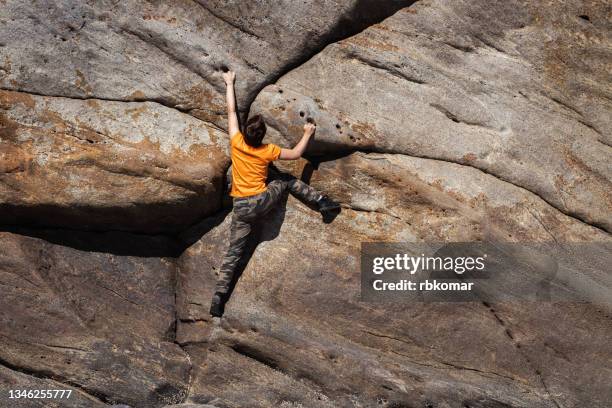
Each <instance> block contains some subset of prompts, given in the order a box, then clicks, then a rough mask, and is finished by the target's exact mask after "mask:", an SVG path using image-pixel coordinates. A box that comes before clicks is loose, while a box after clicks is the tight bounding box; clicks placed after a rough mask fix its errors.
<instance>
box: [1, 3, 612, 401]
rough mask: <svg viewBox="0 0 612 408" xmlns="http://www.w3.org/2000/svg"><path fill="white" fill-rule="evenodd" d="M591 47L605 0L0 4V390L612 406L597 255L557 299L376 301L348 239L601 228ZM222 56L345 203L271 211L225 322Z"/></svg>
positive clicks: (602, 49)
mask: <svg viewBox="0 0 612 408" xmlns="http://www.w3.org/2000/svg"><path fill="white" fill-rule="evenodd" d="M412 3H415V4H412ZM410 4H412V5H411V6H410V7H407V6H408V5H410ZM400 9H401V10H400ZM398 10H399V11H398ZM396 11H397V12H396ZM392 14H393V15H392ZM391 15H392V16H391ZM386 16H391V17H389V18H387V19H385V20H384V21H382V20H383V18H384V17H386ZM379 21H382V22H380V23H378V24H374V25H372V24H373V23H376V22H379ZM368 26H370V27H369V28H367V29H366V27H368ZM363 29H365V31H363V32H362V30H363ZM353 34H356V35H354V36H353ZM610 38H611V37H610V26H609V6H608V5H607V3H606V2H604V1H602V0H601V1H600V0H597V1H590V2H579V1H575V2H562V1H560V0H555V1H551V2H546V3H544V2H533V1H531V2H528V1H521V0H511V1H501V0H499V1H497V0H496V1H485V0H473V1H468V0H426V1H418V2H413V1H391V0H390V1H383V2H381V1H377V0H361V1H359V0H350V1H337V0H305V1H299V2H296V1H289V0H287V1H285V0H282V1H268V0H261V1H257V2H243V1H237V0H229V1H220V0H219V1H217V0H211V1H203V0H202V1H200V0H180V1H173V2H163V1H157V0H151V1H144V0H142V1H137V0H129V1H119V2H118V1H114V0H113V1H111V0H108V1H107V0H101V1H93V2H79V1H72V0H54V1H53V0H44V1H33V2H24V1H17V0H0V89H1V90H0V327H1V328H2V330H0V406H2V407H3V406H4V405H3V404H5V402H6V401H7V400H5V399H4V398H5V395H7V394H6V391H7V390H8V389H28V388H30V389H31V388H39V389H45V388H60V389H61V388H64V389H72V390H73V398H72V399H70V400H68V401H59V400H54V401H33V402H32V401H27V402H26V401H23V400H22V401H15V404H13V405H11V406H18V407H20V406H23V407H26V406H28V407H29V406H41V407H42V406H45V407H46V406H51V407H64V406H66V407H90V406H91V407H98V406H115V407H117V408H130V407H132V408H141V407H142V408H156V407H166V408H212V407H214V408H242V407H253V408H270V407H281V408H306V407H308V408H311V407H312V408H328V407H329V408H332V407H333V408H337V407H342V408H344V407H346V408H408V407H410V408H417V407H431V408H433V407H436V408H509V407H511V408H519V407H520V408H540V407H542V408H544V407H545V408H573V407H593V408H607V407H608V405H609V401H611V400H612V394H611V390H610V387H609V384H608V383H609V373H610V372H611V371H612V366H611V364H610V358H609V356H610V355H612V344H611V343H610V341H609V339H610V337H611V336H612V324H611V321H610V312H611V311H612V303H611V301H610V299H612V275H611V274H610V272H609V271H607V269H606V267H605V266H604V267H599V268H598V269H597V268H587V267H583V266H584V265H585V264H589V263H592V264H597V263H598V264H599V265H600V266H601V265H602V264H604V265H606V263H607V265H609V263H610V251H607V252H606V251H605V250H602V251H600V252H592V253H589V254H588V255H585V254H579V255H578V256H576V257H574V258H573V259H569V260H568V262H569V265H570V266H571V268H569V272H568V273H567V274H566V275H567V276H566V279H565V281H564V284H565V287H564V290H565V291H566V292H567V293H568V294H569V295H571V296H569V297H568V299H572V301H571V302H570V301H566V302H560V303H546V302H537V303H530V302H527V301H521V302H487V301H484V300H482V299H481V301H474V302H466V303H442V302H433V303H424V302H413V303H392V302H390V303H370V302H364V301H362V299H361V297H360V245H361V243H362V242H379V241H398V242H419V243H435V242H441V243H444V242H472V241H493V242H539V243H551V244H555V245H559V246H563V245H566V244H568V243H592V244H594V243H608V244H609V243H610V242H612V240H611V237H610V230H611V227H612V221H611V218H610V217H611V214H612V211H611V208H610V203H611V202H612V200H611V197H610V192H611V191H612V189H611V188H610V187H611V183H610V180H611V178H612V177H611V175H612V170H611V168H610V163H612V160H610V159H611V157H610V156H611V151H610V145H611V142H612V141H611V140H610V136H611V132H610V130H611V128H612V126H611V123H610V115H609V112H610V110H611V109H610V108H611V106H610V100H611V93H612V90H611V89H610V81H609V72H608V71H609V69H608V68H607V64H608V63H609V60H610V49H611V44H610ZM311 57H312V58H311ZM225 67H230V68H232V69H234V70H236V71H237V73H238V82H237V96H238V104H239V110H240V112H241V113H243V114H246V113H247V112H249V111H251V112H253V113H255V112H258V113H262V114H263V115H264V116H265V117H266V120H267V122H268V124H269V136H268V139H269V140H270V141H275V142H277V143H279V144H282V145H284V146H290V145H291V144H293V143H294V142H295V141H296V140H297V138H298V137H299V136H300V134H301V132H302V126H303V123H304V122H305V121H306V120H307V119H308V118H314V119H315V120H316V122H317V124H318V131H317V134H316V137H315V140H314V141H313V142H312V143H311V145H310V146H309V149H308V155H307V157H308V159H309V160H300V161H296V162H290V163H278V167H279V168H281V169H282V170H284V171H287V172H290V173H292V174H294V175H295V176H297V177H300V178H302V179H304V180H305V181H307V182H309V183H311V184H312V185H314V186H315V187H316V188H318V189H319V190H321V191H325V192H327V193H328V194H329V195H330V196H332V197H333V198H335V199H336V200H338V201H339V202H340V203H341V204H342V211H341V213H340V214H339V215H338V216H337V217H336V218H335V219H333V220H327V221H331V222H323V220H322V219H321V216H320V215H319V214H318V213H317V212H316V211H314V210H313V209H312V208H308V207H307V206H306V205H304V204H302V203H301V202H299V201H298V200H296V199H294V198H288V199H287V200H286V201H284V202H283V203H282V204H281V205H280V208H279V210H278V211H275V212H273V213H270V214H269V215H268V216H266V217H265V218H264V219H263V220H262V222H261V225H260V226H259V227H258V228H256V229H255V231H254V234H253V236H252V239H251V242H250V243H249V248H248V251H247V252H248V253H247V257H246V259H245V262H244V264H243V265H241V271H242V276H241V277H240V280H239V281H238V283H237V285H236V287H235V290H234V292H233V294H232V298H231V300H230V302H229V303H228V305H227V307H226V313H225V315H224V317H223V319H221V320H219V319H212V318H211V317H210V316H209V315H208V309H209V305H210V299H211V295H212V291H213V290H214V284H215V280H216V273H217V270H218V268H219V266H220V263H221V260H222V257H223V254H224V252H225V251H226V249H227V244H228V235H229V225H230V220H231V209H230V208H229V206H227V205H224V202H225V204H227V200H225V198H226V197H224V196H223V191H222V190H223V189H222V182H223V176H224V174H225V172H226V170H227V166H228V164H229V160H228V155H227V136H226V135H225V133H224V131H223V129H224V128H225V118H224V103H223V84H222V81H221V76H220V72H221V71H222V70H223V69H224V68H225ZM273 83H274V84H273ZM271 84H273V85H271ZM264 87H265V88H264ZM262 88H264V89H263V90H262ZM256 97H257V98H256ZM255 98H256V100H255V103H254V104H253V105H251V102H252V101H253V100H254V99H255ZM33 225H34V226H36V227H33ZM36 228H37V229H36ZM91 230H98V231H95V232H93V231H91ZM126 230H127V231H126ZM164 234H165V235H164ZM602 248H604V247H603V246H602ZM526 262H527V263H529V261H526ZM528 266H529V265H528ZM532 269H533V268H526V271H527V272H526V271H525V270H516V271H512V272H511V273H510V274H509V275H508V277H507V281H506V282H510V283H509V285H510V286H512V285H513V283H514V284H515V283H516V282H518V281H519V280H520V281H522V280H523V279H525V278H526V277H527V278H529V279H534V280H535V279H537V280H541V279H542V276H541V272H539V271H538V269H537V268H536V269H534V272H533V273H532V274H531V273H530V270H532ZM608 269H609V268H608ZM566 272H567V271H566ZM514 286H516V285H514ZM30 402H32V404H31V405H28V404H29V403H30ZM20 404H21V405H20ZM36 404H38V405H36Z"/></svg>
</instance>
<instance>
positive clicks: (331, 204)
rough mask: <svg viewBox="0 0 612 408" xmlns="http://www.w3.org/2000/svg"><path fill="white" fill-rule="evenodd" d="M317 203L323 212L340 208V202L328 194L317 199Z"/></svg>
mask: <svg viewBox="0 0 612 408" xmlns="http://www.w3.org/2000/svg"><path fill="white" fill-rule="evenodd" d="M317 205H318V206H319V212H320V213H322V214H323V213H326V212H330V211H334V210H338V209H340V204H338V203H337V202H335V201H334V200H332V199H331V198H329V197H328V196H326V195H324V196H321V198H319V199H318V200H317Z"/></svg>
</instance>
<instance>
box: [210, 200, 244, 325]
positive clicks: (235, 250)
mask: <svg viewBox="0 0 612 408" xmlns="http://www.w3.org/2000/svg"><path fill="white" fill-rule="evenodd" d="M240 211H241V210H240V209H238V213H237V212H236V207H235V208H234V213H233V214H232V224H231V227H230V245H229V249H228V250H227V253H226V254H225V258H224V259H223V263H222V264H221V268H220V269H219V278H218V280H217V284H216V286H215V294H214V295H213V299H212V302H211V305H210V314H211V315H213V316H216V317H221V315H223V308H224V306H225V302H227V300H228V296H229V290H230V285H231V283H232V280H233V279H234V275H235V274H236V270H237V268H238V264H239V263H240V260H241V259H242V256H243V254H244V250H245V247H246V245H247V240H248V237H249V234H250V233H251V223H250V221H249V220H245V219H243V218H242V216H241V215H243V214H241V213H240Z"/></svg>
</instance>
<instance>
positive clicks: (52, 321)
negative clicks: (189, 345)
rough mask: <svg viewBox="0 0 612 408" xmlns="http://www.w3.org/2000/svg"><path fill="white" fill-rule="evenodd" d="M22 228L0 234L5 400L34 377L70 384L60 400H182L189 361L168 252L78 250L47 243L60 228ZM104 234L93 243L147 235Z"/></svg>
mask: <svg viewBox="0 0 612 408" xmlns="http://www.w3.org/2000/svg"><path fill="white" fill-rule="evenodd" d="M21 233H22V234H24V233H25V231H21ZM22 234H20V235H18V234H13V233H9V232H2V233H0V242H1V243H2V244H1V245H0V284H1V287H2V296H1V297H0V322H1V324H2V335H1V336H0V338H1V342H2V347H1V348H0V366H1V367H2V375H1V378H2V379H3V380H2V382H1V384H2V388H3V390H2V391H3V392H2V395H3V397H2V398H3V399H4V398H5V396H6V395H7V394H6V393H5V391H6V390H5V388H10V389H13V388H19V387H23V388H27V387H31V386H32V385H37V387H40V388H43V389H44V388H45V387H47V388H53V389H57V388H61V389H73V390H75V392H74V397H73V398H71V399H69V400H67V401H65V402H66V404H68V405H61V406H71V407H72V406H75V407H79V406H84V405H83V404H84V402H83V401H89V404H90V405H86V406H102V405H103V404H102V403H101V402H100V401H102V402H104V403H105V404H112V403H123V404H127V405H130V406H132V407H147V408H148V407H159V406H163V405H167V404H169V403H176V402H180V401H182V400H183V399H184V398H185V395H186V393H187V389H188V384H189V376H190V369H191V364H190V360H189V356H187V355H186V354H185V352H184V351H183V350H181V348H179V346H177V345H176V344H175V343H173V339H174V327H175V309H174V281H175V279H176V277H175V273H176V272H175V268H174V265H173V263H172V261H171V259H169V258H166V257H165V256H163V255H165V253H164V252H160V253H158V254H159V255H162V256H159V257H157V258H154V257H143V256H142V255H143V254H137V255H141V256H135V255H115V254H113V253H110V252H107V253H102V252H91V251H82V250H79V249H75V248H72V247H70V246H66V245H57V244H52V243H50V242H49V241H50V240H54V239H58V238H59V234H57V233H52V234H51V236H50V237H48V239H49V240H42V239H39V238H34V237H28V236H25V235H22ZM65 235H70V233H69V232H66V234H65ZM81 235H82V236H80V238H81V240H85V239H88V238H91V235H87V234H81ZM103 235H104V234H102V236H94V237H93V238H94V241H95V240H98V241H103V240H105V239H110V240H112V241H114V242H115V243H120V244H121V245H123V246H127V245H129V244H130V242H134V241H144V240H146V239H145V238H143V237H139V236H135V235H129V234H122V235H117V234H114V235H111V236H108V237H104V236H103ZM77 236H79V234H77ZM72 239H73V240H74V238H72ZM73 243H75V244H76V243H77V242H76V240H75V242H73ZM65 244H66V243H65ZM148 244H149V245H150V246H151V247H158V248H159V249H160V250H161V249H163V248H164V245H160V243H159V242H154V241H153V240H151V241H150V242H149V243H148ZM81 247H82V246H81ZM28 376H29V377H33V378H30V379H29V381H27V380H25V379H24V377H28ZM84 394H88V395H89V396H88V395H84ZM55 402H56V403H59V402H61V401H60V400H56V401H55Z"/></svg>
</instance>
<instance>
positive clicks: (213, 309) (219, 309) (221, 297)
mask: <svg viewBox="0 0 612 408" xmlns="http://www.w3.org/2000/svg"><path fill="white" fill-rule="evenodd" d="M225 298H226V295H225V293H221V292H215V294H214V295H213V298H212V302H211V303H210V314H211V316H213V317H221V316H223V310H224V308H225Z"/></svg>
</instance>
